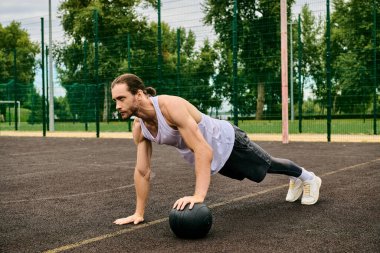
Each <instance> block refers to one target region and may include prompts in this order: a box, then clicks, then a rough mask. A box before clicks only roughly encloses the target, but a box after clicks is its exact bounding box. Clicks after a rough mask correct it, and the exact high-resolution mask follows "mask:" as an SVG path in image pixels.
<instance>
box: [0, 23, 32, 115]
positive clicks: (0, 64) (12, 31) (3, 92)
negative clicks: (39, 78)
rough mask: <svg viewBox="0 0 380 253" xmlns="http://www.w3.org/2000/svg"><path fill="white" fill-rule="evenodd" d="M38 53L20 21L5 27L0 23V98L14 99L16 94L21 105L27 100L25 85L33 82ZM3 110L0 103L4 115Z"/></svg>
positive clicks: (3, 107)
mask: <svg viewBox="0 0 380 253" xmlns="http://www.w3.org/2000/svg"><path fill="white" fill-rule="evenodd" d="M38 53H39V47H38V44H37V43H33V42H32V41H31V40H30V38H29V34H28V33H27V31H26V30H24V29H22V28H21V23H19V22H15V21H13V22H11V23H10V24H9V25H8V26H6V27H3V26H2V25H1V24H0V84H1V87H0V88H1V89H0V100H14V99H15V96H16V99H17V100H19V101H20V102H21V106H23V105H24V104H25V102H27V98H28V93H27V91H28V90H29V89H26V86H28V85H30V84H32V83H33V80H34V76H35V71H36V68H37V60H36V55H37V54H38ZM14 54H16V66H15V65H14ZM15 67H16V68H15ZM15 70H16V89H15V87H14V83H15V80H14V79H15ZM5 110H6V106H5V105H0V114H3V115H5Z"/></svg>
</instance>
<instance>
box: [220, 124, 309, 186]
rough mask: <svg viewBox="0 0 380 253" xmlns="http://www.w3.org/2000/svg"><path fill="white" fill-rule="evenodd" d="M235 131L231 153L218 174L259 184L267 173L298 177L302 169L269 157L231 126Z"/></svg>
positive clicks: (286, 160)
mask: <svg viewBox="0 0 380 253" xmlns="http://www.w3.org/2000/svg"><path fill="white" fill-rule="evenodd" d="M233 127H234V130H235V143H234V147H233V149H232V153H231V155H230V157H229V158H228V160H227V162H226V163H225V165H224V166H223V168H222V169H221V170H220V171H219V173H220V174H222V175H224V176H226V177H230V178H234V179H238V180H243V179H244V178H248V179H250V180H252V181H255V182H261V181H262V180H263V179H264V177H265V175H266V174H267V173H274V174H283V175H288V176H292V177H299V176H300V175H301V173H302V168H301V167H300V166H298V165H297V164H295V163H294V162H292V161H290V160H288V159H282V158H276V157H272V156H271V155H269V154H268V153H267V152H266V151H265V150H264V149H262V148H261V147H260V146H259V145H257V144H256V143H254V142H253V141H251V140H250V139H249V138H248V136H247V134H246V133H245V132H244V131H242V130H241V129H240V128H238V127H236V126H233Z"/></svg>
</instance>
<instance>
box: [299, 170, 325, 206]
mask: <svg viewBox="0 0 380 253" xmlns="http://www.w3.org/2000/svg"><path fill="white" fill-rule="evenodd" d="M313 175H314V177H313V179H311V180H306V181H304V182H303V195H302V199H301V204H302V205H314V204H315V203H317V201H318V198H319V188H321V184H322V179H321V178H320V177H317V176H316V175H315V174H314V173H313Z"/></svg>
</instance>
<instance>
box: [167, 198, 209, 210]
mask: <svg viewBox="0 0 380 253" xmlns="http://www.w3.org/2000/svg"><path fill="white" fill-rule="evenodd" d="M203 200H204V199H203V198H202V197H199V196H186V197H183V198H180V199H178V200H177V201H176V202H175V203H174V206H173V208H175V209H177V210H183V209H184V208H185V207H186V205H187V204H190V206H189V209H192V208H193V207H194V204H195V203H203Z"/></svg>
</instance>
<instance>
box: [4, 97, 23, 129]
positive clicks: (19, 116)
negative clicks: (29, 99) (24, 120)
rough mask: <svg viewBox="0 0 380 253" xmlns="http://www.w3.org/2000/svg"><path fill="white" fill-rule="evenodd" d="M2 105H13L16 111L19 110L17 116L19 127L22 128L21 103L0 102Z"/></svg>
mask: <svg viewBox="0 0 380 253" xmlns="http://www.w3.org/2000/svg"><path fill="white" fill-rule="evenodd" d="M0 104H13V105H14V107H15V109H17V115H18V117H17V121H18V122H17V123H18V126H20V123H21V120H20V118H21V110H20V101H2V100H0ZM15 119H16V117H15Z"/></svg>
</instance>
